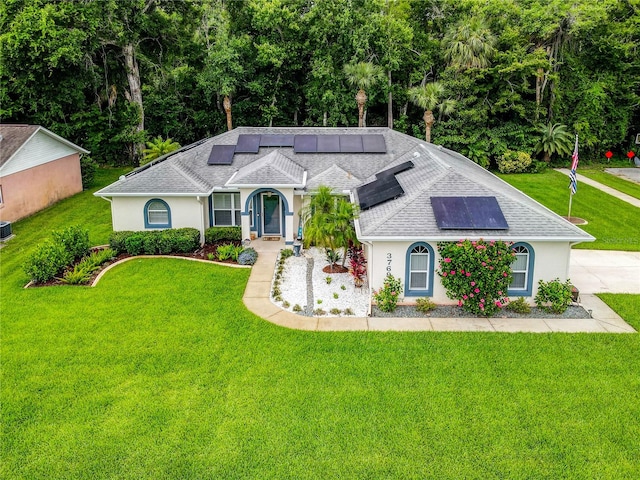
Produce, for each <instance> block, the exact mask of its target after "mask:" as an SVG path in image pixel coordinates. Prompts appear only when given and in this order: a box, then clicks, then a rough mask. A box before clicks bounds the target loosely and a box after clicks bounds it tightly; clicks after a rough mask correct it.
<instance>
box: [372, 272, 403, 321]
mask: <svg viewBox="0 0 640 480" xmlns="http://www.w3.org/2000/svg"><path fill="white" fill-rule="evenodd" d="M401 293H402V281H401V280H400V279H399V278H395V277H394V276H393V275H391V274H390V273H389V274H387V276H386V277H385V279H384V283H383V284H382V288H381V289H380V290H378V291H374V292H373V298H374V299H375V301H376V304H377V305H378V308H379V309H380V310H382V311H383V312H393V311H394V310H395V309H396V306H397V305H398V298H399V297H400V294H401Z"/></svg>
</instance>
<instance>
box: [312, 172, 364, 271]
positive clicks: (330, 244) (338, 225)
mask: <svg viewBox="0 0 640 480" xmlns="http://www.w3.org/2000/svg"><path fill="white" fill-rule="evenodd" d="M302 216H303V219H304V246H305V248H309V246H310V245H311V244H312V243H313V244H314V245H316V246H319V247H324V248H326V249H330V250H334V251H335V250H336V249H338V248H342V249H343V255H342V266H343V267H344V264H345V262H346V258H347V248H348V247H349V242H350V241H351V242H356V241H357V238H356V232H355V228H354V226H353V220H354V219H355V218H356V208H355V207H354V205H353V204H352V203H351V202H349V201H348V200H346V199H344V198H340V197H338V196H337V195H334V193H333V191H332V190H331V188H330V187H327V186H324V185H321V186H320V187H318V190H316V191H315V192H314V193H313V194H312V196H311V200H310V201H309V204H308V205H307V206H306V207H305V208H304V209H303V213H302Z"/></svg>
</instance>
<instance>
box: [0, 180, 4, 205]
mask: <svg viewBox="0 0 640 480" xmlns="http://www.w3.org/2000/svg"><path fill="white" fill-rule="evenodd" d="M1 206H4V197H3V196H2V185H0V207H1Z"/></svg>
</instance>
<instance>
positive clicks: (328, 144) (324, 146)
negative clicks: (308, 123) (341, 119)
mask: <svg viewBox="0 0 640 480" xmlns="http://www.w3.org/2000/svg"><path fill="white" fill-rule="evenodd" d="M318 153H340V137H339V136H338V135H318Z"/></svg>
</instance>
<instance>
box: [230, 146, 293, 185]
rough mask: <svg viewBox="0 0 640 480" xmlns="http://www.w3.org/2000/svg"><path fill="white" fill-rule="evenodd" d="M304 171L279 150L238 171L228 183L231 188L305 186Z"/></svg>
mask: <svg viewBox="0 0 640 480" xmlns="http://www.w3.org/2000/svg"><path fill="white" fill-rule="evenodd" d="M303 182H304V169H303V168H302V167H301V166H300V165H298V164H297V163H295V162H294V161H293V160H290V159H289V158H287V157H285V156H284V155H282V154H281V153H280V152H279V151H278V150H274V151H272V152H271V153H269V154H267V155H265V156H264V157H262V158H259V159H258V160H255V161H254V162H252V163H249V164H247V165H245V166H244V167H242V168H241V169H239V170H238V172H237V173H236V174H235V175H234V176H233V177H232V178H231V179H230V180H229V181H228V182H227V183H226V185H227V186H229V187H239V186H241V185H292V186H300V187H302V186H303Z"/></svg>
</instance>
